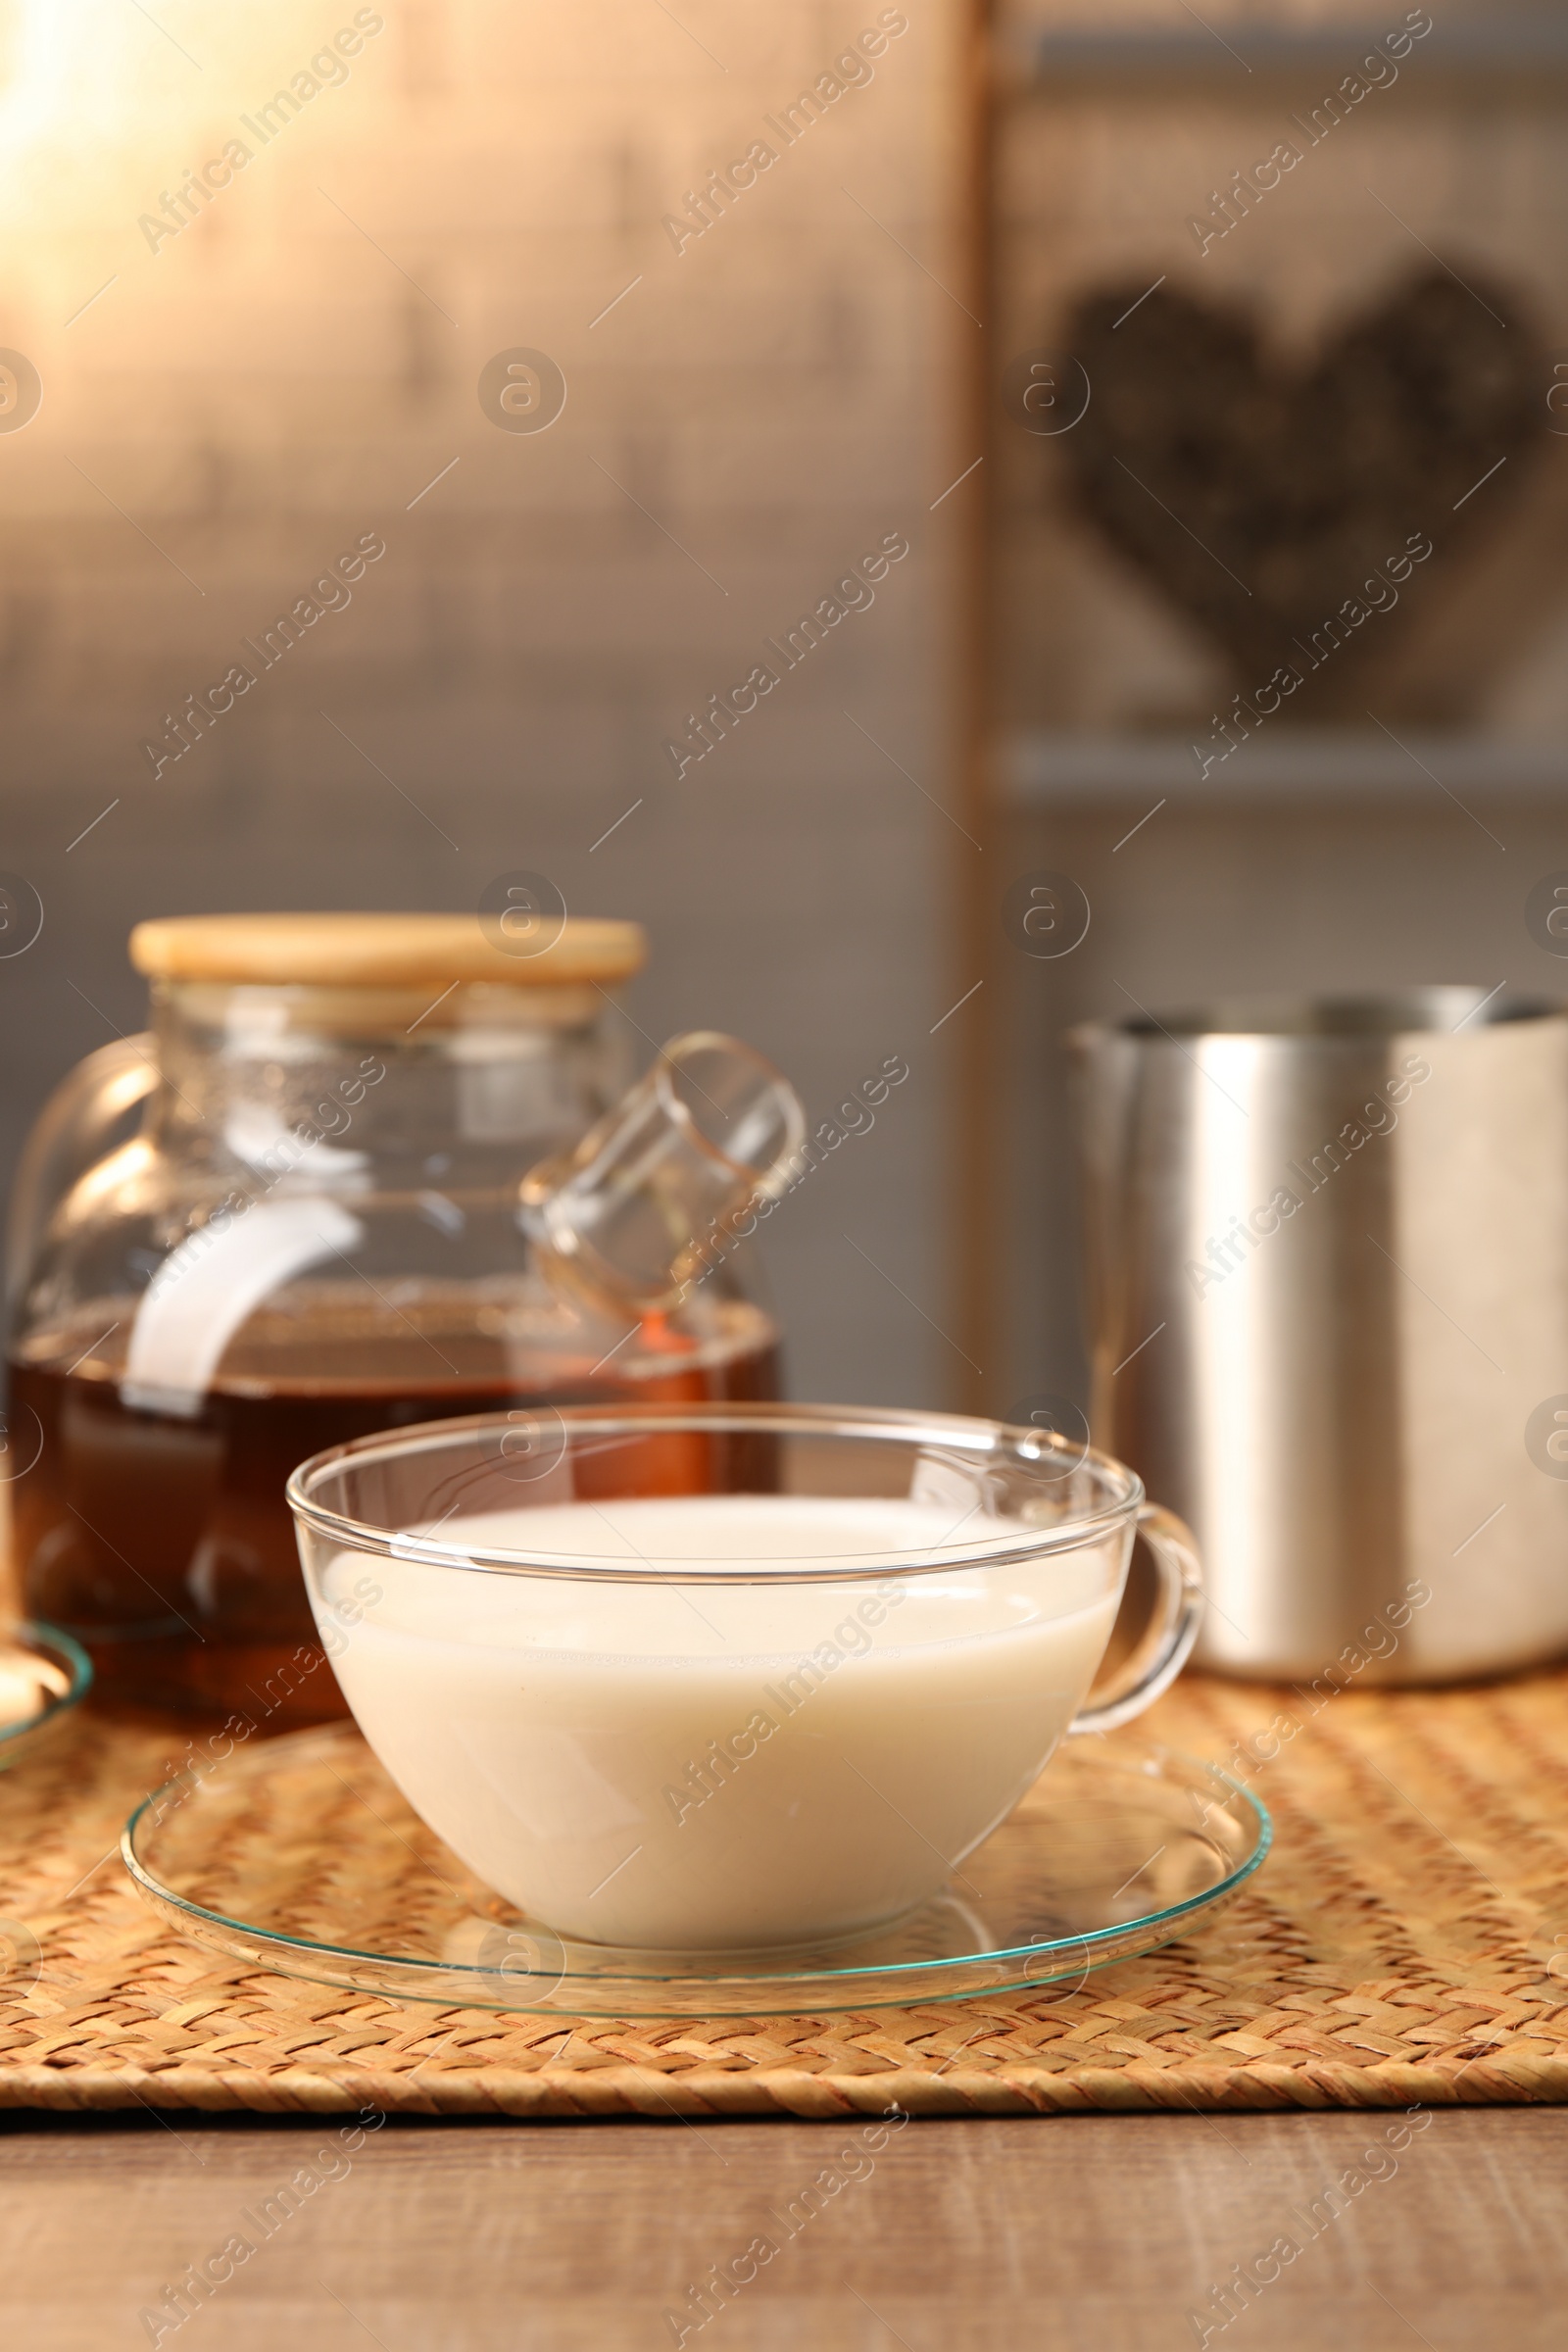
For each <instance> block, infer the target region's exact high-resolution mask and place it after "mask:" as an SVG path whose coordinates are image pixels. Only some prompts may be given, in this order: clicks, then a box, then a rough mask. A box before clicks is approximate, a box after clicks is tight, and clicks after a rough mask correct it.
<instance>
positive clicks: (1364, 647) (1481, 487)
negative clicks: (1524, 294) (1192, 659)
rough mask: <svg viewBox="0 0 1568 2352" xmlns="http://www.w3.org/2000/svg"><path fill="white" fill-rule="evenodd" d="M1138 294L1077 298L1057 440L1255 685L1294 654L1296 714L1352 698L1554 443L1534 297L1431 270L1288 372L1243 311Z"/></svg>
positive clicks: (1160, 580)
mask: <svg viewBox="0 0 1568 2352" xmlns="http://www.w3.org/2000/svg"><path fill="white" fill-rule="evenodd" d="M1138 294H1139V289H1138V288H1137V287H1136V286H1133V287H1131V288H1116V289H1113V290H1112V289H1107V290H1106V291H1105V292H1103V293H1095V294H1091V295H1089V296H1087V297H1085V298H1084V299H1083V300H1082V301H1081V302H1080V303H1079V305H1078V306H1077V308H1076V310H1075V312H1074V314H1073V316H1072V318H1071V319H1070V321H1069V322H1068V326H1067V329H1066V332H1065V335H1064V337H1063V338H1062V340H1063V341H1064V342H1065V344H1066V347H1067V349H1068V350H1070V351H1071V352H1072V353H1073V354H1074V355H1075V356H1076V357H1077V358H1078V359H1079V360H1080V361H1081V362H1082V363H1083V366H1084V368H1086V369H1087V371H1088V375H1089V380H1090V384H1091V386H1092V397H1091V399H1090V404H1089V408H1088V411H1087V413H1086V414H1085V416H1084V417H1083V418H1082V420H1081V422H1080V423H1079V424H1078V426H1077V428H1076V429H1075V430H1074V431H1072V432H1070V433H1068V434H1066V435H1064V436H1063V439H1062V442H1061V444H1060V446H1061V447H1062V449H1063V450H1064V452H1065V454H1066V457H1067V460H1068V463H1069V465H1070V466H1071V468H1072V471H1073V475H1074V480H1075V485H1076V491H1077V496H1078V500H1079V503H1080V505H1081V507H1082V508H1083V509H1084V511H1085V512H1086V513H1087V514H1088V515H1090V516H1092V518H1093V519H1094V521H1095V522H1096V523H1097V524H1098V525H1099V527H1100V529H1101V530H1102V531H1103V533H1104V535H1105V537H1106V538H1107V539H1108V540H1109V541H1110V542H1111V544H1112V545H1113V546H1114V547H1115V548H1117V549H1118V550H1119V551H1120V553H1121V554H1122V555H1123V556H1125V557H1127V558H1128V559H1129V560H1130V561H1131V562H1132V563H1133V564H1136V566H1137V567H1138V569H1139V570H1140V571H1142V572H1143V573H1144V574H1145V575H1146V577H1148V578H1150V579H1152V580H1153V581H1154V582H1155V583H1156V584H1157V585H1158V587H1160V588H1161V589H1162V590H1163V591H1164V593H1165V594H1166V595H1167V596H1168V597H1170V598H1171V599H1172V600H1173V601H1174V602H1175V603H1176V604H1177V605H1179V606H1180V607H1181V609H1182V610H1183V611H1184V612H1185V613H1188V614H1189V615H1190V616H1191V618H1192V619H1194V620H1195V621H1197V622H1199V623H1200V625H1201V627H1202V628H1203V629H1204V630H1205V631H1206V632H1207V634H1208V635H1209V636H1210V637H1211V638H1213V639H1215V640H1217V641H1218V643H1219V644H1220V645H1221V646H1222V647H1223V648H1224V649H1225V651H1226V653H1227V654H1228V656H1229V657H1230V660H1231V664H1232V667H1233V669H1234V671H1235V682H1236V684H1237V686H1238V687H1240V688H1241V689H1242V690H1243V691H1244V692H1248V691H1250V690H1252V689H1254V688H1258V687H1261V686H1263V685H1264V684H1265V682H1267V681H1268V680H1269V679H1270V678H1271V677H1272V676H1273V674H1274V672H1275V671H1276V669H1277V668H1278V667H1279V666H1280V665H1281V664H1284V665H1288V666H1290V667H1291V668H1293V669H1294V671H1295V672H1296V674H1297V677H1298V680H1299V685H1300V686H1301V687H1302V688H1304V689H1305V691H1304V692H1299V691H1297V689H1296V688H1294V687H1287V688H1286V691H1287V692H1288V693H1289V694H1290V695H1291V697H1292V700H1291V702H1290V703H1289V704H1287V705H1285V708H1286V709H1287V710H1289V711H1293V712H1294V713H1295V714H1296V715H1304V714H1310V715H1312V716H1315V717H1321V716H1322V715H1324V713H1325V711H1327V710H1328V709H1330V708H1332V707H1337V706H1345V707H1349V706H1352V705H1355V704H1357V703H1358V702H1359V701H1360V700H1361V699H1363V698H1364V693H1365V690H1366V679H1367V671H1368V667H1369V664H1371V663H1374V662H1378V661H1380V660H1384V659H1386V658H1387V656H1388V654H1389V652H1390V650H1391V648H1392V647H1393V646H1394V645H1395V643H1396V641H1397V636H1398V635H1399V634H1401V633H1402V632H1403V630H1404V628H1405V626H1406V624H1407V622H1408V620H1409V617H1410V614H1411V613H1412V611H1417V610H1419V607H1420V604H1421V601H1422V599H1423V597H1424V596H1425V595H1427V594H1429V593H1430V591H1431V587H1432V584H1433V582H1434V580H1435V579H1437V578H1439V577H1441V575H1442V574H1443V573H1444V572H1445V571H1446V570H1447V569H1448V567H1449V566H1450V564H1451V563H1452V560H1453V558H1454V557H1455V555H1456V554H1458V553H1459V552H1460V551H1462V550H1463V548H1464V547H1465V546H1466V545H1467V544H1473V543H1475V542H1477V541H1479V540H1480V539H1482V538H1483V537H1484V536H1485V535H1486V533H1487V532H1488V531H1489V530H1490V529H1492V528H1493V527H1494V526H1495V524H1496V522H1497V521H1498V520H1499V519H1500V517H1501V516H1502V515H1503V514H1504V513H1505V512H1506V510H1507V507H1508V505H1509V504H1510V503H1511V501H1512V499H1513V497H1514V496H1515V494H1516V493H1517V491H1518V489H1519V487H1520V484H1521V479H1522V476H1523V475H1524V473H1525V471H1526V466H1525V465H1524V464H1523V463H1521V460H1522V459H1523V458H1524V457H1525V453H1526V451H1527V450H1528V449H1529V448H1530V447H1531V446H1532V445H1535V444H1537V443H1538V442H1539V440H1540V439H1541V438H1542V436H1543V434H1544V425H1545V421H1546V413H1545V408H1544V386H1545V381H1546V370H1545V366H1544V359H1543V355H1542V351H1541V347H1540V344H1539V343H1538V341H1537V339H1536V337H1535V335H1534V334H1533V333H1532V331H1531V329H1530V327H1529V326H1528V324H1527V323H1526V320H1525V316H1524V312H1523V308H1522V306H1521V305H1520V304H1519V303H1518V302H1517V301H1516V300H1515V299H1514V298H1513V297H1512V296H1511V295H1508V294H1505V293H1503V292H1501V291H1499V290H1498V289H1497V288H1496V287H1495V286H1494V285H1491V284H1488V283H1484V282H1481V281H1478V280H1477V279H1476V278H1475V277H1474V275H1473V274H1472V275H1471V276H1469V277H1468V278H1467V280H1466V282H1465V283H1463V284H1461V283H1460V282H1458V281H1457V280H1456V279H1455V278H1453V277H1451V276H1449V275H1448V274H1447V273H1446V272H1445V271H1440V270H1434V271H1432V272H1431V273H1430V274H1425V275H1422V276H1420V277H1418V278H1417V279H1415V280H1414V281H1413V282H1412V283H1410V284H1409V285H1407V286H1406V287H1405V288H1404V289H1403V290H1402V291H1401V292H1399V293H1397V294H1396V295H1395V296H1394V297H1393V298H1392V299H1390V300H1387V301H1385V302H1383V303H1382V304H1380V305H1379V306H1378V307H1377V308H1375V309H1373V310H1370V311H1368V312H1366V313H1364V314H1363V315H1362V316H1360V317H1358V318H1356V319H1352V320H1351V321H1350V323H1349V324H1348V325H1347V326H1346V327H1345V328H1344V329H1343V331H1342V332H1341V333H1340V334H1338V335H1337V336H1336V337H1334V338H1333V339H1332V340H1331V341H1328V342H1327V343H1326V344H1325V345H1324V347H1323V348H1322V349H1321V351H1320V352H1319V355H1318V357H1317V358H1316V359H1315V360H1314V361H1313V362H1312V363H1311V364H1310V365H1309V366H1307V367H1305V368H1290V367H1288V366H1287V365H1286V364H1285V363H1284V362H1283V361H1282V360H1280V359H1279V358H1278V357H1277V356H1276V355H1274V354H1272V353H1271V352H1270V351H1269V349H1268V347H1267V345H1266V344H1265V341H1264V338H1263V335H1262V333H1261V331H1260V328H1259V325H1258V322H1257V320H1256V319H1254V318H1253V317H1252V316H1251V315H1250V313H1249V312H1248V311H1246V310H1244V309H1242V308H1240V307H1237V306H1232V307H1223V308H1222V307H1221V306H1220V305H1219V304H1216V303H1208V302H1203V301H1200V300H1198V299H1196V298H1195V297H1194V296H1192V295H1190V294H1185V293H1180V292H1178V291H1176V290H1175V289H1174V288H1171V287H1169V286H1161V287H1159V288H1158V289H1157V290H1156V291H1155V292H1154V293H1152V294H1149V295H1148V296H1147V298H1146V299H1145V300H1143V301H1139V300H1138ZM1133 306H1136V307H1133ZM1423 546H1425V547H1426V548H1427V550H1428V554H1427V555H1426V556H1423V555H1421V554H1419V553H1418V552H1416V551H1418V550H1419V549H1420V548H1421V547H1423ZM1401 564H1402V568H1401ZM1391 565H1392V576H1391ZM1401 582H1402V585H1401V584H1399V583H1401ZM1331 623H1332V624H1334V625H1332V626H1331V625H1330V624H1331Z"/></svg>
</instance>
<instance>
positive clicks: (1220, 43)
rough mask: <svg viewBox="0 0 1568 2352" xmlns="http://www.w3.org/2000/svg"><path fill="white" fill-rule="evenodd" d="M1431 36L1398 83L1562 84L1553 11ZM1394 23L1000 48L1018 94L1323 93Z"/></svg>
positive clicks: (1567, 40) (1083, 38)
mask: <svg viewBox="0 0 1568 2352" xmlns="http://www.w3.org/2000/svg"><path fill="white" fill-rule="evenodd" d="M1434 15H1435V22H1434V24H1433V27H1432V30H1431V31H1430V32H1429V33H1427V34H1425V35H1424V36H1423V38H1422V39H1421V40H1420V41H1418V42H1417V43H1416V44H1415V45H1414V46H1413V47H1412V48H1411V50H1410V51H1409V53H1408V55H1407V56H1406V57H1404V58H1403V59H1400V60H1397V61H1396V62H1397V64H1398V66H1399V70H1400V73H1401V76H1402V74H1403V73H1404V70H1405V68H1406V67H1409V68H1413V69H1416V77H1417V79H1418V80H1420V79H1430V78H1432V77H1433V76H1434V75H1436V76H1438V77H1440V78H1441V80H1442V81H1443V83H1444V84H1445V88H1446V94H1447V95H1452V94H1453V87H1454V84H1455V82H1459V83H1462V85H1463V93H1464V94H1465V95H1469V94H1471V93H1472V92H1474V91H1475V90H1476V89H1477V88H1478V86H1479V85H1480V84H1483V83H1486V82H1489V81H1490V82H1500V83H1506V84H1510V85H1514V86H1513V87H1512V88H1511V90H1510V95H1514V96H1517V94H1518V90H1517V84H1518V83H1519V82H1520V81H1521V80H1527V81H1534V80H1537V79H1539V78H1541V77H1543V76H1544V77H1546V78H1549V79H1552V80H1560V79H1562V78H1564V77H1568V18H1565V17H1564V16H1562V15H1560V14H1558V13H1557V12H1556V11H1552V12H1551V13H1549V14H1548V13H1546V12H1545V11H1543V13H1542V14H1541V15H1539V16H1521V15H1514V16H1499V17H1475V18H1472V19H1470V20H1469V21H1468V22H1460V23H1458V24H1455V23H1453V22H1452V21H1451V20H1450V21H1447V22H1445V21H1444V16H1443V12H1442V11H1437V12H1434ZM1398 22H1399V20H1398V18H1397V16H1396V17H1395V19H1394V25H1393V26H1391V25H1389V24H1384V23H1380V24H1378V25H1350V24H1346V25H1314V26H1310V27H1308V26H1304V25H1303V26H1300V27H1299V28H1294V27H1290V26H1284V25H1261V24H1248V23H1237V22H1236V21H1234V20H1230V21H1222V22H1221V23H1220V24H1219V25H1218V26H1217V28H1216V30H1215V31H1214V32H1213V33H1208V32H1200V31H1197V30H1186V29H1179V30H1175V29H1173V30H1170V31H1166V30H1164V29H1161V28H1157V27H1154V26H1151V27H1150V28H1149V29H1147V30H1128V31H1125V32H1104V31H1102V30H1099V29H1097V28H1095V27H1094V26H1092V25H1084V26H1082V27H1073V28H1063V29H1055V28H1053V29H1052V30H1049V31H1042V32H1035V33H1025V34H1021V35H1018V36H1016V37H1015V38H1014V39H1013V40H1011V41H1009V42H1008V43H1007V44H1006V45H1005V48H1004V50H1003V53H1002V55H1003V62H1004V65H1005V68H1010V69H1011V70H1012V77H1015V87H1016V86H1017V84H1018V82H1020V81H1021V86H1022V90H1023V92H1024V93H1025V94H1029V95H1033V96H1037V97H1038V96H1050V95H1052V94H1053V93H1054V92H1056V91H1058V90H1059V91H1060V92H1061V93H1062V94H1063V95H1066V94H1068V93H1069V92H1070V93H1072V94H1077V92H1078V90H1079V89H1080V88H1081V86H1082V85H1083V84H1084V83H1086V82H1109V83H1116V84H1120V83H1126V82H1130V81H1160V82H1168V81H1178V82H1180V83H1181V84H1183V85H1184V86H1189V85H1192V84H1195V83H1199V82H1213V83H1217V84H1220V85H1222V86H1223V85H1225V84H1229V85H1230V95H1232V96H1234V97H1238V98H1240V97H1244V96H1248V95H1250V94H1251V92H1253V91H1254V90H1255V89H1256V87H1257V83H1258V80H1259V78H1268V79H1281V78H1286V79H1293V80H1294V79H1299V78H1301V77H1303V76H1317V77H1318V78H1320V79H1325V86H1328V87H1332V86H1334V84H1336V83H1337V82H1338V81H1339V80H1340V79H1341V78H1342V77H1343V76H1344V75H1345V74H1346V73H1349V72H1350V71H1351V69H1352V68H1353V66H1354V64H1355V61H1356V59H1357V58H1358V57H1360V56H1363V55H1365V54H1366V53H1367V52H1368V51H1369V50H1370V49H1371V47H1372V46H1373V45H1374V43H1376V42H1379V41H1381V40H1382V39H1383V37H1384V35H1385V34H1386V33H1387V32H1389V31H1390V30H1391V29H1393V28H1394V26H1397V24H1398Z"/></svg>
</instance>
